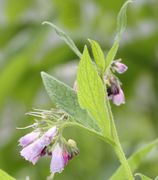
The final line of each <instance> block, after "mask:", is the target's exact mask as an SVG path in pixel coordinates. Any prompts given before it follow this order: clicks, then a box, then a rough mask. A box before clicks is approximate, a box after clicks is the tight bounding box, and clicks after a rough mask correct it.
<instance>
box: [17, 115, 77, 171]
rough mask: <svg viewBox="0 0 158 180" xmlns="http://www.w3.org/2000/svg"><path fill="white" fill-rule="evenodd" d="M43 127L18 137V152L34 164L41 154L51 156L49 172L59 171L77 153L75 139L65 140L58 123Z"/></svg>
mask: <svg viewBox="0 0 158 180" xmlns="http://www.w3.org/2000/svg"><path fill="white" fill-rule="evenodd" d="M47 113H48V112H47ZM36 115H37V114H36ZM43 129H44V128H41V129H40V128H38V129H36V130H34V131H32V132H31V133H29V134H26V135H25V136H23V137H21V138H20V139H19V145H20V146H21V147H22V150H21V152H20V154H21V156H23V157H24V159H25V160H27V161H30V162H31V163H32V164H34V165H35V164H36V163H37V162H38V161H39V159H40V158H41V157H42V156H44V155H48V156H51V157H52V159H51V164H50V170H51V173H52V174H54V173H57V172H61V171H63V169H64V167H65V166H66V165H67V163H68V161H69V160H70V159H72V158H73V157H74V156H76V155H78V153H79V150H78V148H77V145H76V143H75V141H73V140H68V141H66V140H65V139H64V138H63V137H62V135H61V132H60V126H59V125H54V126H53V127H51V128H49V129H48V130H47V131H43Z"/></svg>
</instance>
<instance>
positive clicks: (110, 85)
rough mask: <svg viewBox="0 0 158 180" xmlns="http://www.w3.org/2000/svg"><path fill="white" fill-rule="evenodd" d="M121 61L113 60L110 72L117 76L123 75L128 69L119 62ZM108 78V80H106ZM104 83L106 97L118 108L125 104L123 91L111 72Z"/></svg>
mask: <svg viewBox="0 0 158 180" xmlns="http://www.w3.org/2000/svg"><path fill="white" fill-rule="evenodd" d="M120 61H121V60H115V61H113V63H112V66H111V69H112V71H114V72H115V71H116V72H117V73H119V74H123V73H124V72H126V71H127V69H128V67H127V66H126V65H125V64H123V63H121V62H120ZM107 77H108V78H107ZM105 82H106V86H107V95H108V98H109V99H110V100H112V102H113V103H114V104H115V105H117V106H119V105H121V104H124V103H125V96H124V93H123V90H122V89H121V83H120V81H119V79H118V78H117V77H116V76H114V75H113V74H112V72H111V74H110V75H109V76H106V77H105Z"/></svg>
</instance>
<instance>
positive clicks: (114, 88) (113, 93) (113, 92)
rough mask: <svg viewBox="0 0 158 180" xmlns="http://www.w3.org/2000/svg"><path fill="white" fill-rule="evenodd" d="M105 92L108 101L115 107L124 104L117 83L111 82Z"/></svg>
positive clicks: (123, 97) (121, 92) (123, 98)
mask: <svg viewBox="0 0 158 180" xmlns="http://www.w3.org/2000/svg"><path fill="white" fill-rule="evenodd" d="M107 92H108V97H109V99H111V100H112V102H113V103H114V104H115V105H117V106H119V105H121V104H124V103H125V96H124V93H123V91H122V89H121V87H120V85H119V83H118V82H117V83H115V82H111V86H110V87H108V89H107Z"/></svg>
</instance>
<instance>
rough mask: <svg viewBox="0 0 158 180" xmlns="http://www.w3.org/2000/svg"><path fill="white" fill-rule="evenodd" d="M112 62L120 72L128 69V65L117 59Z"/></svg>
mask: <svg viewBox="0 0 158 180" xmlns="http://www.w3.org/2000/svg"><path fill="white" fill-rule="evenodd" d="M113 64H114V66H113V68H114V69H115V70H116V71H117V72H118V73H120V74H122V73H124V72H125V71H127V69H128V67H127V66H126V65H125V64H123V63H120V62H119V61H114V63H113Z"/></svg>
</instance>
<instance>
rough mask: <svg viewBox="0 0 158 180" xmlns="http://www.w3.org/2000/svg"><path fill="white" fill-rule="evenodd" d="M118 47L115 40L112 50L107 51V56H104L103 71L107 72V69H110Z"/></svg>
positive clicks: (117, 42)
mask: <svg viewBox="0 0 158 180" xmlns="http://www.w3.org/2000/svg"><path fill="white" fill-rule="evenodd" d="M118 47H119V41H118V40H116V41H115V42H114V44H113V46H112V48H111V49H110V50H109V52H108V54H107V56H106V60H105V71H108V68H109V67H110V65H111V63H112V61H113V60H114V58H115V55H116V53H117V50H118Z"/></svg>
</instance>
